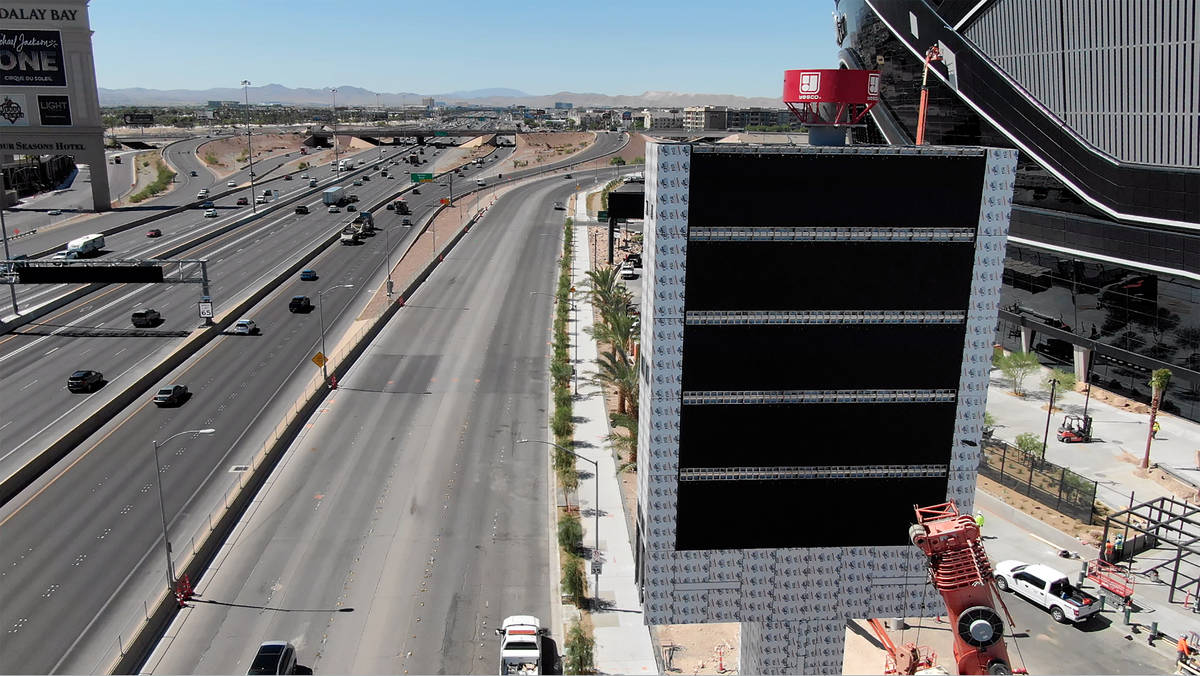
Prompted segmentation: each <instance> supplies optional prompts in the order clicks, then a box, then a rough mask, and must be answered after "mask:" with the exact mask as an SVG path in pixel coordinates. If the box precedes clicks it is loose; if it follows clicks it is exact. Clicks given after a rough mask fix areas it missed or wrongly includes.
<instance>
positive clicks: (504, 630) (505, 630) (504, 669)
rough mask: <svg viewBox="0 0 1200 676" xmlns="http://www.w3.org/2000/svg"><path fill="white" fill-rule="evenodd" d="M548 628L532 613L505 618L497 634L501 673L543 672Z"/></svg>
mask: <svg viewBox="0 0 1200 676" xmlns="http://www.w3.org/2000/svg"><path fill="white" fill-rule="evenodd" d="M546 634H547V630H546V629H545V628H544V627H542V621H541V620H539V619H538V618H536V617H534V616H532V615H511V616H509V617H506V618H504V622H502V623H501V624H500V628H499V629H497V630H496V635H497V636H499V637H500V673H501V674H502V675H503V674H540V673H542V637H543V636H545V635H546Z"/></svg>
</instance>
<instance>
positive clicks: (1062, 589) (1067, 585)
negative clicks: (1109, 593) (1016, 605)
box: [995, 559, 1100, 623]
mask: <svg viewBox="0 0 1200 676" xmlns="http://www.w3.org/2000/svg"><path fill="white" fill-rule="evenodd" d="M995 577H996V587H997V588H998V589H999V590H1000V591H1012V592H1013V593H1015V594H1017V595H1019V596H1024V597H1025V598H1026V599H1027V600H1029V601H1030V602H1031V603H1033V604H1034V605H1036V606H1041V607H1042V608H1044V609H1045V610H1047V611H1049V613H1050V617H1053V618H1054V621H1055V622H1063V623H1079V622H1085V621H1087V619H1088V618H1089V617H1091V616H1092V615H1095V614H1096V613H1098V612H1100V601H1099V599H1097V598H1096V597H1095V596H1092V595H1091V594H1089V593H1087V592H1085V591H1083V590H1082V589H1079V588H1078V587H1076V586H1074V585H1072V584H1071V580H1070V579H1068V578H1067V575H1066V573H1062V572H1059V571H1057V570H1055V569H1053V568H1051V567H1050V566H1043V565H1041V564H1038V563H1022V562H1020V561H1014V560H1011V559H1010V560H1008V561H1001V562H1000V563H998V564H996V574H995Z"/></svg>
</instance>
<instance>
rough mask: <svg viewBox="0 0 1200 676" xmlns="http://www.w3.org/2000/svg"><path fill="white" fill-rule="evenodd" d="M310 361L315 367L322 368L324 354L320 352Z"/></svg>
mask: <svg viewBox="0 0 1200 676" xmlns="http://www.w3.org/2000/svg"><path fill="white" fill-rule="evenodd" d="M312 361H313V363H314V364H316V365H317V366H324V365H325V354H324V353H322V352H318V353H317V354H316V356H315V357H313V358H312Z"/></svg>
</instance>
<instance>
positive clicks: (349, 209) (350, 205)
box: [346, 204, 358, 211]
mask: <svg viewBox="0 0 1200 676" xmlns="http://www.w3.org/2000/svg"><path fill="white" fill-rule="evenodd" d="M346 211H358V207H356V206H354V205H353V204H347V205H346Z"/></svg>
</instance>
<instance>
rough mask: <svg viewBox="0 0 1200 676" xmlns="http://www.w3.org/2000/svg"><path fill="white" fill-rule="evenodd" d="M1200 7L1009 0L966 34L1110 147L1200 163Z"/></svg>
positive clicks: (1178, 1)
mask: <svg viewBox="0 0 1200 676" xmlns="http://www.w3.org/2000/svg"><path fill="white" fill-rule="evenodd" d="M1198 12H1200V10H1198V9H1197V3H1196V2H1194V0H1124V1H1122V2H1095V0H999V1H998V2H994V3H992V4H991V5H990V6H988V7H986V8H985V9H984V10H982V11H981V12H980V13H979V15H978V16H977V17H976V18H974V19H973V20H972V22H971V24H970V25H969V26H967V27H966V28H965V29H964V35H965V36H966V37H967V38H968V39H970V40H971V41H972V42H973V43H974V44H975V45H976V46H977V47H978V48H979V49H980V50H981V51H982V52H983V53H984V54H986V55H987V56H988V57H989V58H990V59H991V60H992V61H993V62H995V63H996V65H997V66H998V67H999V68H1000V69H1001V70H1003V71H1004V72H1005V73H1007V74H1008V76H1009V77H1011V78H1012V79H1013V80H1014V81H1015V82H1016V83H1017V84H1018V85H1019V86H1020V87H1021V88H1022V89H1024V90H1026V91H1027V92H1029V94H1030V95H1032V97H1033V98H1035V99H1036V100H1037V101H1039V102H1040V104H1041V105H1043V106H1045V107H1046V108H1047V109H1048V110H1049V111H1050V112H1051V113H1052V114H1053V115H1054V116H1056V117H1058V118H1059V119H1060V120H1062V121H1063V123H1065V124H1066V126H1068V127H1069V128H1071V129H1072V130H1074V131H1075V132H1076V133H1077V134H1079V136H1080V137H1082V138H1083V139H1085V140H1086V141H1087V142H1088V143H1090V144H1091V145H1093V146H1095V147H1096V148H1097V149H1099V150H1100V151H1102V152H1104V153H1106V154H1108V155H1111V156H1112V157H1114V158H1116V159H1118V160H1120V161H1123V162H1134V163H1141V164H1153V165H1162V166H1175V167H1196V166H1200V148H1198V147H1197V146H1198V144H1197V132H1198V131H1200V127H1198V126H1197V125H1200V97H1198V96H1197V84H1196V80H1197V77H1198V76H1200V74H1198V73H1197V65H1196V64H1197V62H1198V61H1200V52H1198V49H1200V47H1198V45H1200V14H1198Z"/></svg>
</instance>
